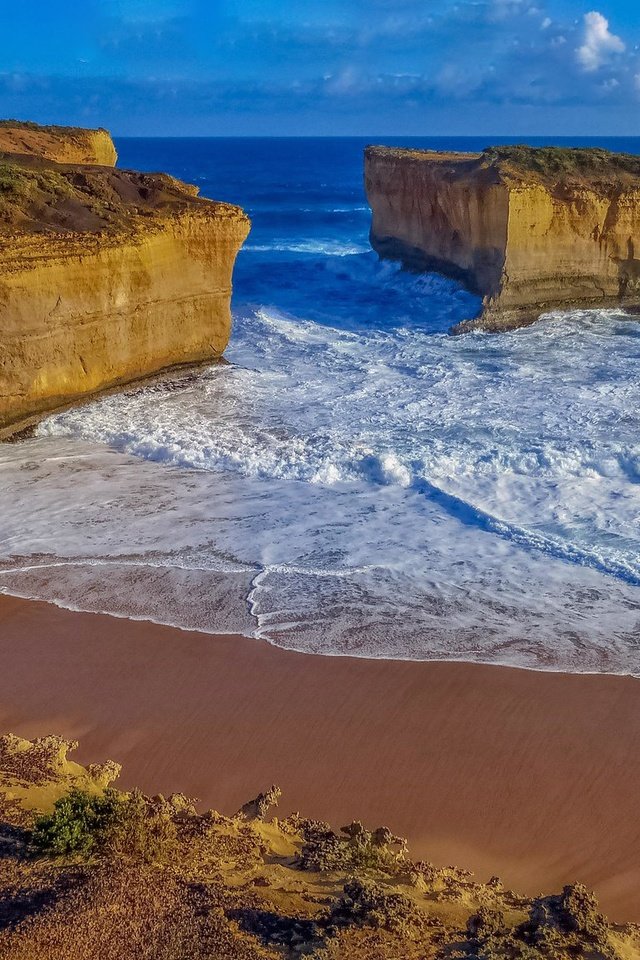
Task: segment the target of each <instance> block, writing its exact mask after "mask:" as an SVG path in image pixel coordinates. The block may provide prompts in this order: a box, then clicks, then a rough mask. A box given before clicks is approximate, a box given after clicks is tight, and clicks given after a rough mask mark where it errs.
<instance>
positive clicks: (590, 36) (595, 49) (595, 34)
mask: <svg viewBox="0 0 640 960" xmlns="http://www.w3.org/2000/svg"><path fill="white" fill-rule="evenodd" d="M625 49H626V48H625V44H624V41H623V40H622V39H621V38H620V37H617V36H616V35H615V33H611V31H610V30H609V21H608V20H607V18H606V17H603V16H602V14H601V13H598V12H597V11H595V10H593V11H592V12H591V13H586V14H585V16H584V42H583V44H582V46H581V47H578V49H577V50H576V54H577V56H578V62H579V63H580V64H581V66H582V68H583V69H584V70H587V71H588V72H591V71H593V70H597V69H598V68H599V67H601V66H603V64H605V63H607V61H608V60H609V59H610V57H611V56H612V55H613V54H616V53H624V51H625Z"/></svg>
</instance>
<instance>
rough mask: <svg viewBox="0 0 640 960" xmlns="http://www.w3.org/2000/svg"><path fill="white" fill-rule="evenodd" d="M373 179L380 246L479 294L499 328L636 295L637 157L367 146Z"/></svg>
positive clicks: (487, 322) (375, 237) (632, 302)
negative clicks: (550, 312)
mask: <svg viewBox="0 0 640 960" xmlns="http://www.w3.org/2000/svg"><path fill="white" fill-rule="evenodd" d="M365 184H366V190H367V196H368V199H369V203H370V205H371V208H372V212H373V219H372V227H371V242H372V245H373V246H374V248H375V249H376V250H377V251H378V252H379V253H380V255H381V256H385V257H392V258H394V259H399V260H401V261H403V262H404V263H406V264H407V265H408V266H410V267H412V268H414V269H424V270H436V271H439V272H442V273H445V274H447V275H449V276H453V277H455V278H457V279H459V280H461V281H462V282H463V283H465V285H466V286H467V287H468V288H469V289H470V290H472V291H473V292H475V293H477V294H479V295H480V296H482V298H483V309H482V314H481V316H480V317H479V318H478V319H476V320H475V321H474V325H478V326H483V327H486V328H489V329H500V328H504V327H508V326H517V325H519V324H521V323H527V322H530V321H531V320H533V319H536V317H537V316H539V315H540V313H542V312H544V311H545V310H551V309H570V308H573V307H611V306H629V307H635V306H637V305H638V304H639V303H640V259H637V258H636V247H638V249H639V250H640V158H639V157H629V156H625V155H616V154H611V153H607V152H606V151H600V150H559V149H533V148H527V147H513V148H509V147H505V148H495V149H492V150H487V151H485V152H484V153H482V154H444V153H434V152H425V151H412V150H396V149H387V148H384V147H370V148H368V149H367V151H366V155H365ZM639 255H640V254H639Z"/></svg>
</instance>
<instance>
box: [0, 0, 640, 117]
mask: <svg viewBox="0 0 640 960" xmlns="http://www.w3.org/2000/svg"><path fill="white" fill-rule="evenodd" d="M0 2H1V3H3V4H4V6H5V9H4V16H3V23H4V26H5V30H4V43H3V58H2V61H0V114H2V115H3V116H16V117H20V118H31V119H35V120H38V121H41V122H52V123H75V124H84V125H94V126H95V125H103V126H107V127H109V128H110V129H111V130H112V131H113V132H114V133H116V134H120V135H136V134H138V135H155V134H158V135H162V134H166V135H236V134H238V135H251V134H255V135H271V134H272V135H295V134H307V135H314V134H318V135H319V134H336V135H343V134H358V135H363V136H370V135H371V136H373V135H383V134H387V135H394V134H395V135H420V134H423V135H437V134H463V133H470V134H480V135H483V134H492V133H493V134H513V135H520V134H554V135H558V134H567V135H579V134H585V135H587V134H625V135H633V134H640V49H639V45H640V3H638V2H636V0H634V2H631V0H419V2H418V0H341V2H337V0H324V2H317V0H316V2H311V0H295V2H285V0H235V2H231V0H73V2H71V0H55V2H50V0H35V2H34V0H31V2H24V0H23V2H22V3H15V0H12V2H11V3H9V2H8V0H0Z"/></svg>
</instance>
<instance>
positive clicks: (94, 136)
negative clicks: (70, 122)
mask: <svg viewBox="0 0 640 960" xmlns="http://www.w3.org/2000/svg"><path fill="white" fill-rule="evenodd" d="M0 153H19V154H23V155H29V156H36V157H41V158H42V159H44V160H53V161H55V162H56V163H95V164H100V165H103V166H105V167H114V166H115V164H116V160H117V159H118V155H117V153H116V148H115V146H114V145H113V140H112V139H111V135H110V134H109V132H108V131H107V130H103V129H102V128H100V129H98V130H83V129H82V128H80V127H40V126H38V125H37V124H35V123H22V122H20V121H19V120H3V121H1V122H0Z"/></svg>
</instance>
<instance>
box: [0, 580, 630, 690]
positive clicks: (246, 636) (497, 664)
mask: <svg viewBox="0 0 640 960" xmlns="http://www.w3.org/2000/svg"><path fill="white" fill-rule="evenodd" d="M45 566H46V564H45ZM26 569H31V568H21V570H23V571H24V570H26ZM33 569H36V570H37V569H42V565H40V564H36V565H35V566H34V567H33ZM4 598H6V599H7V600H20V601H21V602H23V603H35V604H40V603H43V604H45V605H47V606H50V607H55V608H56V609H57V610H61V611H63V612H64V613H69V614H73V615H78V616H81V617H84V616H89V617H107V618H108V619H110V620H125V621H127V622H130V623H146V624H148V625H149V627H158V628H160V629H163V630H175V631H176V632H177V633H184V634H193V635H195V636H199V637H209V638H211V639H214V640H215V639H219V638H221V637H235V638H237V639H239V640H242V641H243V642H248V643H249V642H250V643H258V644H265V645H266V646H267V647H272V648H273V649H275V650H279V651H281V652H282V653H290V654H295V655H296V656H300V657H315V658H320V659H323V660H355V661H361V660H364V661H365V662H368V663H415V664H457V665H463V666H469V667H491V668H495V669H502V670H522V671H524V672H525V673H535V674H538V673H539V674H542V676H561V677H617V678H618V679H628V680H634V681H640V673H639V674H635V673H618V672H616V671H609V670H607V671H599V670H580V671H572V670H566V669H563V668H557V669H556V668H553V667H548V668H545V667H541V666H527V665H526V664H523V663H509V662H507V661H506V660H493V661H491V662H488V661H486V660H465V659H464V658H462V657H461V658H459V659H457V658H455V657H448V658H446V659H445V658H443V657H440V658H437V657H430V658H423V659H421V660H418V659H415V658H413V657H390V656H379V657H372V656H367V655H365V654H363V655H362V656H356V654H353V653H340V652H339V651H337V652H335V653H322V654H320V653H314V652H313V651H311V650H304V649H302V648H299V647H283V646H280V644H278V643H275V642H274V641H273V640H270V639H269V638H268V637H258V636H256V635H255V634H254V633H251V634H250V633H242V632H239V631H235V630H216V631H211V630H203V629H198V628H197V627H183V626H181V625H180V624H179V623H163V621H161V620H152V619H151V618H150V617H147V616H135V614H129V613H115V612H112V611H106V610H99V611H95V610H81V609H80V608H79V607H72V606H70V605H69V606H66V605H65V604H64V603H63V602H62V601H58V600H41V599H40V598H38V597H25V596H22V594H19V593H12V592H9V591H8V590H7V591H5V590H2V589H1V588H0V604H2V602H3V599H4ZM1 622H2V617H1V614H0V623H1Z"/></svg>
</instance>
